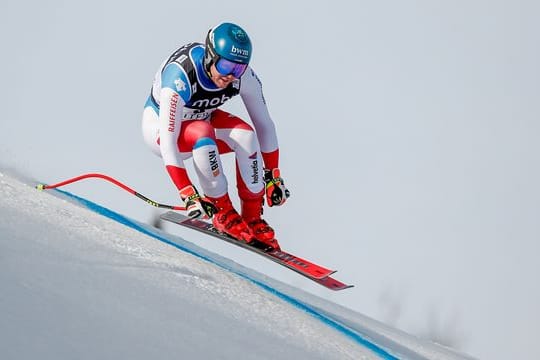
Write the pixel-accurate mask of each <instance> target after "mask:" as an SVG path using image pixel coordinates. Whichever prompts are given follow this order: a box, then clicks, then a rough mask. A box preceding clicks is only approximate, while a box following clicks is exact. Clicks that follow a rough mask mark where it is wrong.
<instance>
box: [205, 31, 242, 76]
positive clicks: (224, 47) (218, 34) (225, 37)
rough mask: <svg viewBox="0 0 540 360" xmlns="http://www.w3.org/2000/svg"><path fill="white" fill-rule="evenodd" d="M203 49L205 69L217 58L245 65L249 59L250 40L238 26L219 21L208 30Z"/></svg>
mask: <svg viewBox="0 0 540 360" xmlns="http://www.w3.org/2000/svg"><path fill="white" fill-rule="evenodd" d="M204 51H205V54H204V65H205V68H206V69H207V70H209V69H210V66H211V65H212V63H214V62H215V61H217V60H218V59H219V58H225V59H227V60H230V61H233V62H235V63H239V64H246V65H247V64H249V60H250V59H251V51H252V49H251V40H250V39H249V36H248V34H247V33H246V32H245V31H244V29H242V28H241V27H240V26H238V25H236V24H232V23H221V24H219V25H217V26H216V27H214V28H212V29H210V30H209V31H208V35H207V36H206V42H205V50H204Z"/></svg>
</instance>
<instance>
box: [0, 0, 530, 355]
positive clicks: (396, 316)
mask: <svg viewBox="0 0 540 360" xmlns="http://www.w3.org/2000/svg"><path fill="white" fill-rule="evenodd" d="M539 11H540V3H538V2H535V1H453V2H445V1H378V2H366V1H341V2H340V1H337V2H322V1H309V2H308V1H299V2H287V1H273V2H266V3H260V4H259V3H257V4H255V3H253V2H249V1H229V2H221V1H193V2H184V1H154V2H139V1H135V2H128V1H116V2H109V1H87V2H82V1H67V0H66V1H59V0H52V1H30V2H22V3H21V2H13V1H12V2H2V4H1V5H0V13H1V14H2V21H1V22H0V30H1V31H0V33H1V35H0V37H1V42H2V58H1V60H0V65H1V67H0V68H1V69H2V70H1V79H2V87H1V89H0V98H1V99H2V105H3V106H2V109H3V111H2V116H1V120H0V124H1V128H0V163H1V165H2V168H3V169H8V168H10V169H15V170H16V171H17V172H19V173H23V174H25V175H26V176H29V177H31V178H34V179H36V180H38V181H41V182H46V183H54V182H57V181H61V180H64V179H66V178H70V177H73V176H76V175H80V174H83V173H87V172H101V173H105V174H108V175H110V176H113V177H115V178H117V179H118V180H120V181H123V182H125V183H126V184H128V185H129V186H131V187H133V188H134V189H136V190H137V191H139V192H141V193H142V194H144V195H146V196H148V197H150V198H152V199H153V200H156V201H159V202H164V203H171V204H180V200H179V197H178V195H177V194H176V191H175V188H174V186H173V185H172V182H171V181H170V180H169V179H168V176H167V174H166V172H165V170H164V168H163V165H162V163H161V159H159V158H157V157H155V156H154V155H153V154H152V153H151V152H150V151H149V150H148V149H147V148H146V147H145V144H144V143H143V140H142V136H141V131H140V121H141V113H142V109H143V105H144V102H145V100H146V97H147V95H148V92H149V89H150V86H151V81H152V78H153V76H154V73H155V71H156V70H157V68H158V66H159V64H160V63H161V61H162V60H163V59H164V58H165V57H166V56H168V55H169V54H170V53H171V52H172V51H173V50H175V49H176V48H177V47H178V46H180V45H182V44H184V43H187V42H191V41H201V42H202V41H203V40H204V37H205V34H206V32H207V30H208V28H210V27H211V26H213V25H215V24H216V23H218V22H220V21H233V22H237V23H238V24H240V25H241V26H243V27H244V28H245V29H246V31H247V32H248V33H249V35H250V37H251V39H252V41H253V45H254V55H253V59H252V67H253V68H254V69H255V71H256V72H257V73H258V74H259V76H260V78H261V80H262V82H263V86H264V91H265V97H266V100H267V102H268V104H269V108H270V113H271V115H272V117H273V119H274V121H275V122H276V126H277V131H278V135H279V140H280V151H281V166H280V167H281V170H282V175H283V177H284V179H285V182H286V183H287V185H288V187H289V188H290V190H291V193H292V197H291V198H290V201H289V202H288V203H287V204H286V205H285V206H283V207H281V208H272V209H269V210H267V211H266V218H267V219H268V221H269V222H270V224H272V225H273V226H274V227H275V228H276V230H277V233H278V238H279V239H280V242H281V244H282V246H283V247H284V248H285V249H286V250H289V251H291V252H293V253H297V254H299V255H302V256H304V257H306V258H308V259H312V260H314V261H318V262H320V263H322V264H324V265H327V266H329V267H333V268H337V269H338V270H339V272H338V274H337V275H338V277H339V278H340V279H341V280H343V281H345V282H349V283H353V284H356V285H357V287H356V288H353V289H350V290H347V291H344V292H339V293H334V292H330V291H327V290H325V289H323V288H320V287H318V286H317V285H314V284H311V283H309V281H307V280H305V279H303V278H301V277H299V276H298V275H296V274H294V273H292V272H289V271H286V270H282V269H278V268H277V267H276V266H273V265H271V264H268V263H267V262H263V261H262V260H260V259H256V258H253V256H252V255H248V254H245V253H243V252H238V251H237V250H236V249H233V248H232V247H231V246H230V245H227V244H220V243H216V242H215V241H213V240H211V239H207V238H204V237H203V236H199V235H197V234H194V233H191V232H187V231H185V230H184V231H182V230H179V229H176V228H174V227H171V226H167V227H166V230H168V231H171V232H178V233H179V234H181V235H182V236H183V237H185V238H186V237H187V238H189V239H190V240H192V241H193V242H195V243H197V244H198V245H201V246H202V247H205V248H208V249H210V250H211V251H215V252H219V253H220V254H222V255H224V256H226V257H230V258H232V259H233V260H234V261H237V262H239V263H241V264H243V265H245V266H247V267H252V268H256V269H258V270H259V271H261V272H264V273H267V274H268V275H269V276H271V277H275V278H277V279H279V280H282V281H284V282H287V283H289V284H292V285H294V286H297V287H299V288H301V289H304V290H306V291H309V292H311V293H314V294H316V295H319V296H321V297H323V298H325V299H328V300H331V301H334V302H336V303H338V304H342V305H344V306H346V307H349V308H351V309H354V310H356V311H358V312H361V313H363V314H366V315H368V316H371V317H373V318H375V319H378V320H381V321H383V322H386V323H388V324H390V325H393V326H396V327H398V328H401V329H403V330H406V331H408V332H410V333H413V334H417V335H420V336H423V337H429V338H431V339H435V340H438V341H440V342H443V343H446V344H448V345H451V346H452V347H455V348H457V349H459V350H462V351H465V352H467V353H469V354H471V355H473V356H475V357H478V358H482V359H509V358H530V359H534V358H539V357H540V350H539V349H538V347H537V346H536V340H537V338H538V335H537V334H538V333H539V332H540V309H539V306H538V304H539V303H540V285H539V284H540V281H539V280H538V274H539V273H540V265H539V262H538V254H539V250H540V246H539V244H538V241H539V240H540V222H539V221H538V219H539V217H540V216H539V215H540V205H539V204H540V189H539V186H538V184H539V183H540V168H539V166H538V164H539V162H538V154H539V150H540V145H539V144H540V136H539V135H540V131H539V130H540V125H539V120H540V101H539V98H540V71H539V67H538V64H539V63H540V42H539V41H538V34H539V33H540V25H539V22H538V15H539ZM226 108H227V109H228V110H229V111H231V112H234V113H236V114H238V115H241V116H244V117H245V118H247V114H246V112H245V110H243V108H242V105H241V100H240V99H239V98H238V99H235V100H233V101H231V102H230V104H229V105H228V106H227V107H226ZM226 159H227V160H226V161H225V162H224V164H225V166H228V168H229V169H230V170H232V165H233V160H232V158H230V157H228V158H226ZM230 170H229V172H228V173H229V174H230V176H229V179H230V187H231V190H234V189H235V187H234V176H232V174H233V172H232V171H230ZM67 190H69V191H70V192H72V193H75V194H77V195H80V196H83V197H85V198H88V199H89V200H92V201H94V202H96V203H98V204H101V205H103V206H106V207H108V208H110V209H113V210H114V211H117V212H119V213H122V214H124V215H126V216H129V217H132V218H134V219H136V220H140V221H150V220H151V218H152V217H153V216H155V214H156V212H155V210H154V209H153V208H151V207H149V206H147V205H146V204H145V203H144V202H142V201H140V200H138V199H136V198H135V197H133V196H131V195H129V194H128V193H126V192H123V191H122V190H120V189H118V188H115V187H114V186H112V185H110V184H108V183H104V182H102V181H99V180H87V181H85V182H82V183H79V184H76V185H72V186H70V187H69V188H68V189H67ZM359 285H361V286H359ZM494 314H497V320H496V321H494Z"/></svg>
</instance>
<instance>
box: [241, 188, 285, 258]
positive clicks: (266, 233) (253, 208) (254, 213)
mask: <svg viewBox="0 0 540 360" xmlns="http://www.w3.org/2000/svg"><path fill="white" fill-rule="evenodd" d="M263 205H264V200H263V198H262V197H261V198H259V199H249V200H242V218H243V219H244V221H245V222H246V223H247V225H248V227H249V229H250V230H251V233H252V234H253V236H254V237H255V239H256V240H258V241H260V242H262V243H264V244H265V245H268V246H270V247H272V248H274V249H276V250H280V247H279V244H278V242H277V240H276V238H275V237H274V236H275V233H274V229H272V227H271V226H270V225H268V223H267V222H266V221H265V220H264V219H263V218H261V216H262V212H263Z"/></svg>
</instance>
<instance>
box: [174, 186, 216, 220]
mask: <svg viewBox="0 0 540 360" xmlns="http://www.w3.org/2000/svg"><path fill="white" fill-rule="evenodd" d="M180 197H181V198H182V200H183V201H184V203H185V204H186V211H187V214H188V216H189V217H191V218H198V217H200V218H202V219H209V218H211V217H212V216H214V214H215V213H217V211H218V209H217V208H216V206H215V205H214V204H213V203H212V202H211V201H210V200H208V199H206V198H205V197H202V196H201V195H199V193H198V192H197V189H195V187H194V186H193V185H189V186H186V187H185V188H183V189H182V190H180Z"/></svg>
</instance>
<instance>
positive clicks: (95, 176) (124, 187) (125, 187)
mask: <svg viewBox="0 0 540 360" xmlns="http://www.w3.org/2000/svg"><path fill="white" fill-rule="evenodd" d="M88 178H98V179H103V180H107V181H109V182H111V183H113V184H114V185H116V186H118V187H120V188H122V189H124V190H125V191H127V192H129V193H131V194H132V195H135V196H136V197H138V198H139V199H141V200H144V202H146V203H147V204H150V205H152V206H155V207H157V208H164V209H171V210H180V211H183V210H186V208H185V207H183V206H174V205H166V204H160V203H158V202H156V201H154V200H151V199H149V198H147V197H146V196H144V195H142V194H140V193H138V192H137V191H135V190H133V189H132V188H130V187H129V186H127V185H124V184H122V183H121V182H120V181H118V180H116V179H114V178H112V177H110V176H107V175H103V174H96V173H92V174H84V175H80V176H77V177H74V178H71V179H67V180H65V181H62V182H59V183H56V184H52V185H45V184H37V185H36V189H38V190H48V189H55V188H59V187H62V186H64V185H68V184H71V183H74V182H76V181H79V180H84V179H88Z"/></svg>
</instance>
